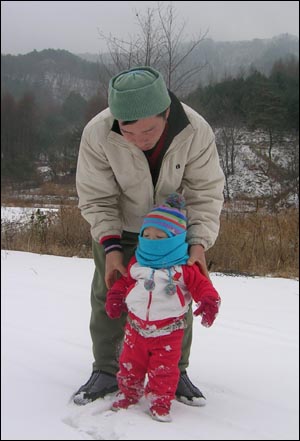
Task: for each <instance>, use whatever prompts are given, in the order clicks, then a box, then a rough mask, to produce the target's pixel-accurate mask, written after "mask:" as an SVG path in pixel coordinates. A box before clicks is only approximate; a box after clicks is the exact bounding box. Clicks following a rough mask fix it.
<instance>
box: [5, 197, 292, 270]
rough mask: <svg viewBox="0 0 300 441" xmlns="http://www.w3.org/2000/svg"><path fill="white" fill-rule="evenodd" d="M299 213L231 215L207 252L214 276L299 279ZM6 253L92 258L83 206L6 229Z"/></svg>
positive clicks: (290, 211)
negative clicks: (244, 275) (215, 273)
mask: <svg viewBox="0 0 300 441" xmlns="http://www.w3.org/2000/svg"><path fill="white" fill-rule="evenodd" d="M298 220H299V211H298V210H296V209H289V210H286V211H281V212H280V213H275V214H266V213H263V212H260V211H258V212H253V213H248V214H234V213H226V214H223V215H222V217H221V228H220V234H219V237H218V239H217V241H216V244H215V245H214V247H213V248H211V249H210V250H208V252H207V262H208V265H209V267H210V271H220V272H224V273H233V274H249V275H261V276H265V275H272V276H278V277H299V237H298V231H299V230H298ZM1 247H2V248H3V249H10V250H19V251H28V252H33V253H43V254H54V255H59V256H78V257H92V254H91V237H90V228H89V225H88V224H87V222H86V221H85V220H84V219H83V218H82V216H81V214H80V212H79V210H78V208H77V207H72V206H69V207H61V208H60V211H59V212H58V214H53V213H49V212H47V214H43V213H41V214H38V213H37V212H36V214H35V216H34V217H33V219H32V220H31V223H30V225H28V226H24V225H23V226H22V225H17V224H15V223H5V224H2V232H1Z"/></svg>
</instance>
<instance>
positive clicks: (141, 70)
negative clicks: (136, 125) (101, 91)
mask: <svg viewBox="0 0 300 441" xmlns="http://www.w3.org/2000/svg"><path fill="white" fill-rule="evenodd" d="M170 104H171V98H170V95H169V93H168V89H167V86H166V83H165V81H164V79H163V77H162V75H161V73H160V72H158V71H157V70H155V69H153V68H151V67H148V66H141V67H135V68H133V69H130V70H126V71H123V72H120V73H119V74H118V75H116V76H114V77H113V78H112V79H111V80H110V82H109V89H108V105H109V108H110V111H111V113H112V115H113V116H114V118H116V119H117V120H120V121H135V120H138V119H143V118H149V117H151V116H156V115H159V114H160V113H162V112H164V111H165V110H166V109H167V108H168V107H169V106H170Z"/></svg>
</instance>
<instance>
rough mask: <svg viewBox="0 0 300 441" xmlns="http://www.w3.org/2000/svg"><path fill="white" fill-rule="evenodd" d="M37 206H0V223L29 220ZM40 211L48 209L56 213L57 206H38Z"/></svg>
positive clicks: (25, 221)
mask: <svg viewBox="0 0 300 441" xmlns="http://www.w3.org/2000/svg"><path fill="white" fill-rule="evenodd" d="M38 209H39V208H37V207H5V206H2V207H1V223H2V224H5V223H6V222H19V223H21V224H24V223H27V222H30V219H31V216H32V215H35V214H36V213H37V210H38ZM40 210H41V213H42V214H45V213H47V212H49V211H51V212H53V213H56V212H58V211H59V208H53V207H50V208H49V207H45V206H43V207H42V208H40Z"/></svg>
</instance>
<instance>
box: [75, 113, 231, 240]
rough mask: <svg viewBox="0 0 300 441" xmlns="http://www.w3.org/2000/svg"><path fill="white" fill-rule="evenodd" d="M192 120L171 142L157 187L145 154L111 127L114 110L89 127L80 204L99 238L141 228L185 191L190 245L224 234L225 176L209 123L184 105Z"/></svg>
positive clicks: (83, 146) (81, 155) (80, 171)
mask: <svg viewBox="0 0 300 441" xmlns="http://www.w3.org/2000/svg"><path fill="white" fill-rule="evenodd" d="M183 108H184V111H185V112H186V115H187V117H188V119H189V121H190V124H188V125H187V126H186V127H185V128H184V129H183V130H182V131H181V132H180V133H179V134H178V135H177V136H175V137H174V139H173V141H172V143H171V144H170V146H169V148H168V150H167V152H166V154H165V156H164V159H163V161H162V164H161V169H160V174H159V177H158V180H157V183H156V186H155V188H153V183H152V178H151V174H150V169H149V166H148V162H147V159H146V157H145V154H144V153H143V152H142V151H141V150H140V149H138V148H137V147H135V145H134V144H131V143H130V142H128V141H126V140H125V139H124V137H123V136H121V135H119V134H118V133H115V132H113V131H111V128H112V125H113V121H114V119H113V117H112V115H111V113H110V111H109V109H106V110H104V111H103V112H101V113H99V114H98V115H96V116H95V117H94V118H93V119H92V120H91V121H90V122H89V123H88V124H87V126H86V127H85V129H84V131H83V134H82V140H81V144H80V150H79V157H78V165H77V176H76V184H77V191H78V196H79V208H80V209H81V212H82V215H83V217H84V218H85V219H86V220H87V221H88V222H89V223H90V225H91V234H92V237H93V238H94V239H95V240H96V241H99V240H100V239H101V237H104V236H108V235H113V234H116V235H121V234H122V230H125V231H129V232H139V230H140V227H141V225H142V222H143V217H144V216H145V215H146V214H147V213H148V212H149V211H150V210H151V209H152V208H153V206H154V205H156V204H161V203H162V202H163V201H164V200H165V199H166V197H167V196H168V195H169V194H170V193H172V192H174V191H179V192H183V194H184V197H185V199H186V214H187V218H188V232H187V239H188V242H189V244H202V245H203V246H204V248H205V249H208V248H209V247H211V246H212V245H213V244H214V242H215V240H216V238H217V235H218V231H219V216H220V212H221V208H222V204H223V187H224V175H223V172H222V170H221V168H220V165H219V157H218V153H217V149H216V145H215V137H214V134H213V132H212V129H211V128H210V126H209V125H208V123H207V122H206V121H205V120H204V119H203V118H202V117H201V116H200V115H199V114H198V113H196V112H195V111H194V110H193V109H191V108H190V107H188V106H186V105H184V104H183Z"/></svg>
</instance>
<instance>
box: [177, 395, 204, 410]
mask: <svg viewBox="0 0 300 441" xmlns="http://www.w3.org/2000/svg"><path fill="white" fill-rule="evenodd" d="M176 400H177V401H179V402H180V403H183V404H186V405H187V406H194V407H203V406H205V405H206V399H205V398H203V397H193V398H191V399H189V398H187V397H184V396H182V395H176Z"/></svg>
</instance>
